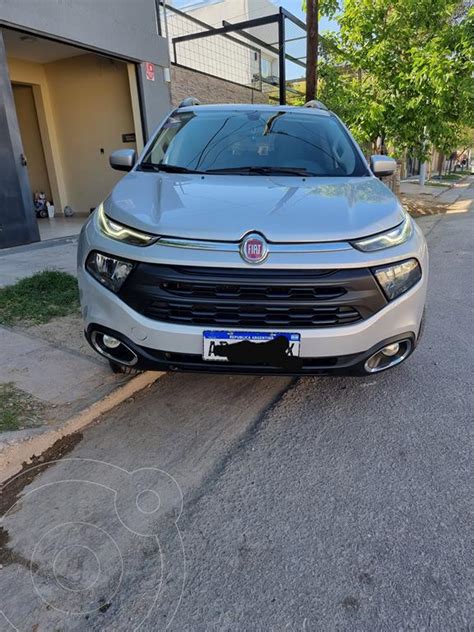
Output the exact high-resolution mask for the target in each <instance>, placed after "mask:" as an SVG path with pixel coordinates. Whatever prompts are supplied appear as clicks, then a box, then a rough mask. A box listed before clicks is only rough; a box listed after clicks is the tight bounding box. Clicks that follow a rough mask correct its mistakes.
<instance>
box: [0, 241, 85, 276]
mask: <svg viewBox="0 0 474 632" xmlns="http://www.w3.org/2000/svg"><path fill="white" fill-rule="evenodd" d="M76 256H77V237H72V238H67V239H55V240H51V241H45V242H39V243H37V244H28V245H26V246H19V247H17V248H7V249H5V250H0V287H3V286H5V285H11V284H12V283H16V282H17V281H19V280H20V279H23V278H24V277H28V276H31V275H32V274H35V273H36V272H41V271H42V270H62V271H63V272H69V273H70V274H74V275H75V274H76Z"/></svg>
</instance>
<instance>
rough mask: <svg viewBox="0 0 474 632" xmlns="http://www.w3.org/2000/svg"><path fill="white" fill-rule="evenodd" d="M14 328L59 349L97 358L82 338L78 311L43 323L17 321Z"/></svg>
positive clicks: (82, 333) (82, 332)
mask: <svg viewBox="0 0 474 632" xmlns="http://www.w3.org/2000/svg"><path fill="white" fill-rule="evenodd" d="M14 329H15V330H16V331H19V332H21V333H24V334H27V335H28V336H33V337H34V338H40V339H41V340H46V342H49V343H50V344H52V345H54V346H55V347H59V348H60V349H68V350H69V351H74V352H76V353H81V354H83V355H87V356H89V357H93V358H94V359H96V358H97V354H96V353H95V352H94V351H93V350H92V349H91V347H90V346H89V344H88V342H87V341H86V339H85V338H84V324H83V321H82V316H81V314H80V312H79V311H77V312H74V313H73V314H70V315H69V316H62V317H61V318H55V319H54V320H52V321H50V322H49V323H45V324H43V325H30V326H29V325H28V323H19V324H18V325H17V326H16V327H14Z"/></svg>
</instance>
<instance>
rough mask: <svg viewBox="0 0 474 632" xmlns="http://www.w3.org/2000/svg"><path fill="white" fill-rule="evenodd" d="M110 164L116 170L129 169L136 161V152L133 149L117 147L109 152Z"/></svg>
mask: <svg viewBox="0 0 474 632" xmlns="http://www.w3.org/2000/svg"><path fill="white" fill-rule="evenodd" d="M109 162H110V166H111V167H112V169H117V171H131V169H132V168H133V165H134V164H135V163H136V162H137V152H136V151H135V150H134V149H118V150H117V151H114V153H113V154H110V157H109Z"/></svg>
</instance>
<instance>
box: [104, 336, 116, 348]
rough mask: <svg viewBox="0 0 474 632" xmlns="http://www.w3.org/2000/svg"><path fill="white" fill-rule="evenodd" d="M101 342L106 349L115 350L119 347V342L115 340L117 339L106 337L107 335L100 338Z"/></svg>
mask: <svg viewBox="0 0 474 632" xmlns="http://www.w3.org/2000/svg"><path fill="white" fill-rule="evenodd" d="M102 342H103V343H104V345H105V346H106V347H107V348H108V349H116V348H117V347H119V346H120V340H117V338H114V337H113V336H108V335H107V334H104V336H103V337H102Z"/></svg>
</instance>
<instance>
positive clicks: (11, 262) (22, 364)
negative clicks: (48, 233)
mask: <svg viewBox="0 0 474 632" xmlns="http://www.w3.org/2000/svg"><path fill="white" fill-rule="evenodd" d="M76 251H77V237H74V238H61V239H56V240H50V241H45V242H41V243H38V244H30V245H27V246H20V247H17V248H10V249H5V250H0V287H2V286H6V285H10V284H13V283H15V282H16V281H18V280H20V279H22V278H25V277H29V276H31V275H33V274H34V273H36V272H40V271H42V270H61V271H64V272H68V273H70V274H73V275H76ZM0 349H1V350H2V361H1V363H0V388H1V387H2V386H3V388H4V389H5V388H8V389H14V395H15V398H16V397H18V401H20V402H21V403H22V405H23V406H26V408H27V409H28V410H30V409H31V411H32V412H31V414H30V413H27V414H23V413H22V415H21V419H22V423H20V424H18V425H17V427H18V429H16V430H6V431H4V432H1V428H0V470H2V469H3V468H5V467H6V464H9V463H10V458H9V457H7V456H6V454H7V453H9V450H10V451H11V449H12V448H15V449H16V447H18V445H19V444H22V443H25V444H26V443H28V442H31V441H32V440H38V439H41V440H42V437H43V436H45V435H47V434H48V433H51V432H53V434H54V433H56V434H57V433H58V431H61V429H62V428H63V427H65V425H67V424H68V423H70V422H71V420H72V419H74V418H76V417H77V416H78V415H82V414H83V413H84V411H87V410H89V409H90V407H92V408H93V407H94V406H96V405H102V403H103V401H104V398H106V399H107V400H110V406H113V405H114V402H115V404H116V403H120V401H122V399H121V397H122V395H121V393H122V392H123V393H126V394H127V397H129V396H130V395H133V393H134V392H135V390H138V389H139V388H143V386H146V385H147V383H151V382H152V381H154V380H155V379H156V377H157V376H158V375H159V374H158V373H149V374H143V375H138V376H135V377H134V376H131V377H130V376H124V375H121V374H114V373H113V372H112V371H111V370H110V367H109V364H108V362H107V361H106V360H105V359H102V358H101V357H100V356H99V355H97V354H96V353H95V352H94V351H93V350H92V349H91V348H90V347H89V345H88V343H87V342H86V340H85V338H84V335H83V325H82V317H81V315H80V313H79V312H77V313H74V314H71V315H69V316H64V317H61V318H55V319H53V320H52V321H50V322H48V323H46V324H42V325H34V326H27V325H25V324H20V325H14V326H6V325H0ZM134 382H136V384H137V386H136V387H134V386H133V383H134ZM0 395H1V391H0ZM7 401H8V400H7ZM1 405H6V404H5V401H4V400H1V401H0V406H1ZM33 413H34V414H33ZM88 418H90V415H89V417H88ZM89 421H90V419H89ZM54 436H56V435H54ZM46 447H48V446H46ZM25 449H26V448H25ZM37 453H38V452H37ZM30 456H31V454H30V455H28V453H26V456H25V457H22V458H26V459H28V458H29V457H30ZM21 462H22V461H20V464H21Z"/></svg>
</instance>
